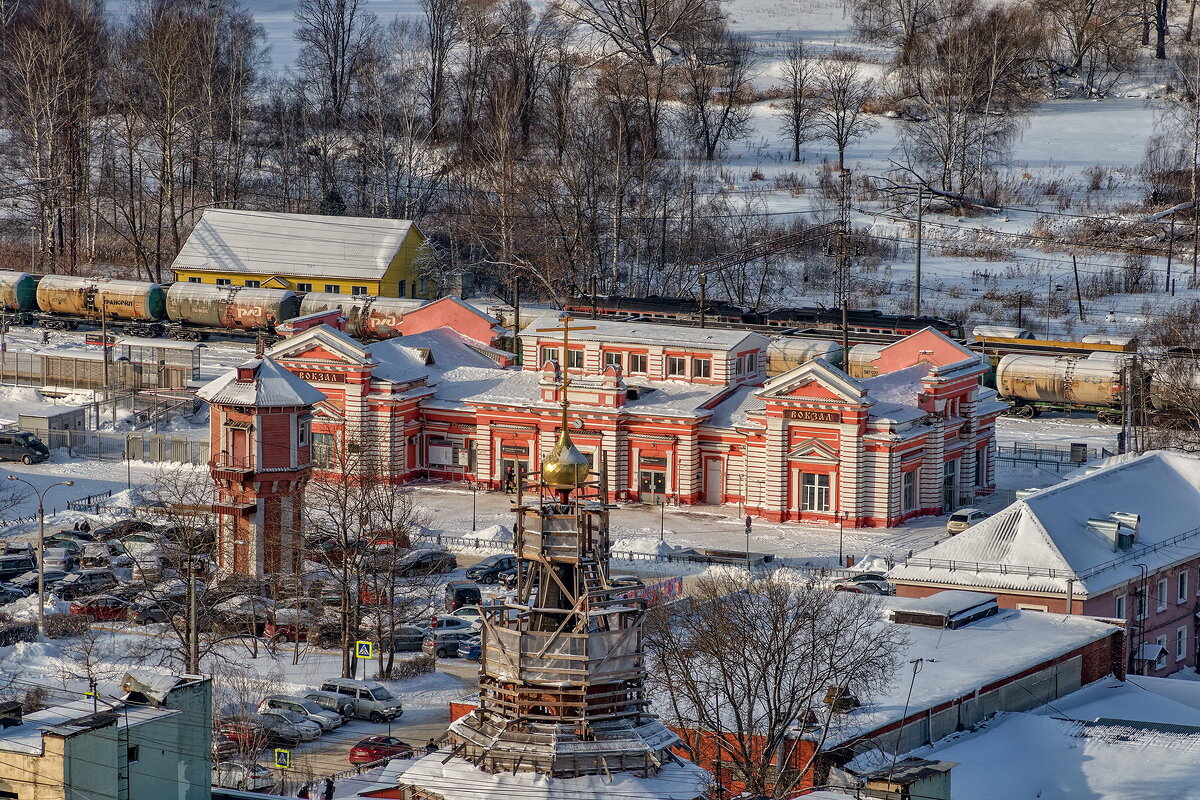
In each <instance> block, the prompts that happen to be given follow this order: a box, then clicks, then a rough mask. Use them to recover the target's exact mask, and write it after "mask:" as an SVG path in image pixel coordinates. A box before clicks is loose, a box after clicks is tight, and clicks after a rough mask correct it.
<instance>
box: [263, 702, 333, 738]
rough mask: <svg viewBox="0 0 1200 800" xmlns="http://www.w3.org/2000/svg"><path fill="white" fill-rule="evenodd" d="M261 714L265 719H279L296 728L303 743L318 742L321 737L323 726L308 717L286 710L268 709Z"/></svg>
mask: <svg viewBox="0 0 1200 800" xmlns="http://www.w3.org/2000/svg"><path fill="white" fill-rule="evenodd" d="M259 713H260V714H262V715H263V716H264V717H277V718H279V719H281V720H283V721H284V722H286V723H287V724H289V725H292V726H294V727H295V728H296V730H297V731H299V732H300V740H301V741H303V742H312V741H316V740H317V739H319V738H320V737H321V726H320V725H318V724H317V723H315V722H313V721H312V720H310V719H309V718H308V717H302V716H300V715H299V714H297V713H296V712H295V711H288V710H287V709H285V708H267V709H263V710H262V711H260V712H259Z"/></svg>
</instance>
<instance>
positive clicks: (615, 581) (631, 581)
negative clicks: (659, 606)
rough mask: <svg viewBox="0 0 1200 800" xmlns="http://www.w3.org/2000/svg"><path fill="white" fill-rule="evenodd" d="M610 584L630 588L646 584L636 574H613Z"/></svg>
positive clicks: (609, 580) (615, 587)
mask: <svg viewBox="0 0 1200 800" xmlns="http://www.w3.org/2000/svg"><path fill="white" fill-rule="evenodd" d="M608 585H609V586H611V587H613V588H614V589H625V590H630V589H641V588H644V587H645V585H646V584H645V583H644V582H643V581H642V579H641V578H639V577H637V576H636V575H611V576H609V579H608Z"/></svg>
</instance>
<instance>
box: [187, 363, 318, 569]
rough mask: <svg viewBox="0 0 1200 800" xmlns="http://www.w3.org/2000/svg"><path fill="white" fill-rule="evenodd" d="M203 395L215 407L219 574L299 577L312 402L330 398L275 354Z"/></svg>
mask: <svg viewBox="0 0 1200 800" xmlns="http://www.w3.org/2000/svg"><path fill="white" fill-rule="evenodd" d="M196 396H197V397H199V398H201V399H202V400H207V401H208V403H209V407H210V422H209V424H210V426H211V427H210V443H211V451H212V459H211V460H210V461H209V470H210V472H211V474H212V479H213V483H214V484H215V490H216V495H215V502H214V503H213V510H214V511H215V512H216V514H217V519H218V523H217V569H218V573H219V574H220V575H222V576H230V575H241V576H246V577H249V578H255V579H268V580H272V579H274V580H278V579H280V578H283V577H287V576H291V575H296V574H298V573H299V571H300V559H301V550H302V545H303V541H302V538H301V529H302V524H303V523H302V513H301V512H302V509H303V498H304V486H305V484H306V483H307V482H308V479H309V476H310V474H311V472H312V460H311V458H310V438H311V434H310V431H309V427H310V421H311V416H312V407H313V405H314V404H316V403H319V402H321V401H322V400H324V399H325V395H323V394H322V393H321V392H320V391H318V390H317V389H315V388H314V387H313V386H311V385H309V384H308V383H305V382H304V381H303V380H301V379H300V378H298V377H296V376H295V375H293V374H292V373H291V372H288V371H287V370H286V369H284V368H283V367H281V366H279V365H278V364H276V363H275V362H274V361H272V360H271V359H269V358H256V359H252V360H250V361H247V362H246V363H244V364H242V365H240V366H238V367H237V368H236V369H234V370H232V371H230V372H229V373H227V374H225V375H223V376H221V377H220V378H217V379H216V380H214V381H213V382H211V383H209V384H207V385H205V386H204V387H202V388H201V389H200V390H199V391H198V392H196Z"/></svg>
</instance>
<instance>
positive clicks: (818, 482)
mask: <svg viewBox="0 0 1200 800" xmlns="http://www.w3.org/2000/svg"><path fill="white" fill-rule="evenodd" d="M832 488H833V481H832V480H831V479H830V477H829V473H828V472H801V473H800V510H801V511H811V512H814V513H818V514H821V513H824V514H828V513H829V511H830V509H831V505H830V500H831V497H832V494H833V492H832Z"/></svg>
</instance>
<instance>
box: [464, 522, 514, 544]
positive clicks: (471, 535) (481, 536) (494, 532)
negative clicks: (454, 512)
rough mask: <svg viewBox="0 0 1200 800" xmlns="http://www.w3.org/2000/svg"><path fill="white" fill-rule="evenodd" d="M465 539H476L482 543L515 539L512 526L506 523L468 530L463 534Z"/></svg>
mask: <svg viewBox="0 0 1200 800" xmlns="http://www.w3.org/2000/svg"><path fill="white" fill-rule="evenodd" d="M463 538H464V539H475V540H477V541H478V542H479V543H480V544H483V543H485V542H486V543H489V544H493V543H502V542H511V541H512V540H513V532H512V528H508V527H505V526H504V525H489V526H488V527H486V528H480V529H479V530H477V531H468V532H467V533H464V534H463Z"/></svg>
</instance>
